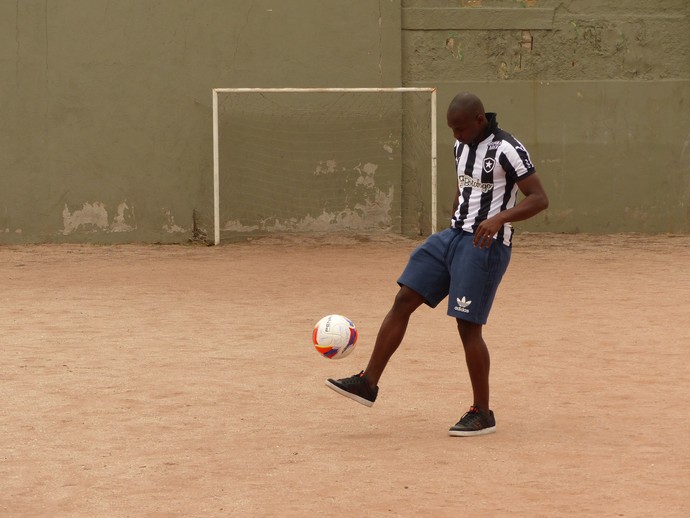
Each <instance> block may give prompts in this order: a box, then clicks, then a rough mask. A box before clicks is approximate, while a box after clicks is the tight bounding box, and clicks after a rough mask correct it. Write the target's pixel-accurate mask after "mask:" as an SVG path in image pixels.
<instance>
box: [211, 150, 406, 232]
mask: <svg viewBox="0 0 690 518" xmlns="http://www.w3.org/2000/svg"><path fill="white" fill-rule="evenodd" d="M391 149H392V148H391ZM378 169H379V166H378V165H377V164H374V163H371V162H366V163H364V164H361V163H360V164H357V165H356V166H354V167H352V168H351V169H350V170H349V171H350V172H352V171H354V172H356V173H357V176H356V178H354V188H353V187H352V186H351V187H350V188H349V189H350V190H349V191H347V192H343V195H342V201H343V204H344V205H348V204H347V199H348V197H351V198H353V199H354V200H356V201H352V202H351V204H350V205H349V206H345V207H343V208H341V209H338V210H327V209H322V211H321V212H320V213H318V214H316V215H313V214H305V215H304V216H303V217H284V218H281V217H280V216H278V215H276V216H270V217H266V218H264V219H262V220H260V221H258V222H255V221H252V223H251V224H246V222H242V221H241V220H240V219H232V220H228V221H226V222H225V223H224V224H223V225H222V227H221V228H222V230H223V231H228V232H238V233H242V232H256V231H259V232H326V231H334V230H335V231H337V230H354V231H367V230H369V231H372V230H375V231H379V230H390V229H391V228H392V225H393V222H392V215H391V210H392V206H393V201H394V197H395V187H394V186H393V185H390V186H387V187H386V188H384V189H380V188H377V186H376V181H375V178H376V173H377V171H378ZM336 172H340V171H339V170H338V167H337V163H336V161H335V160H326V161H322V162H319V163H318V165H317V167H316V169H315V170H314V175H321V174H333V173H336ZM350 185H352V184H350Z"/></svg>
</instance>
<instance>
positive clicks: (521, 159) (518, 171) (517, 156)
mask: <svg viewBox="0 0 690 518" xmlns="http://www.w3.org/2000/svg"><path fill="white" fill-rule="evenodd" d="M498 161H499V163H500V164H501V167H503V170H504V171H505V172H506V175H507V176H508V177H509V178H510V179H511V180H513V181H516V182H517V181H520V180H522V179H524V178H527V177H528V176H529V175H531V174H533V173H534V172H535V169H534V164H532V160H531V159H530V157H529V153H528V152H527V149H526V148H525V146H523V145H522V144H521V143H520V142H519V141H518V140H517V139H514V138H513V139H512V142H506V145H505V146H503V149H502V150H501V154H500V156H499V158H498Z"/></svg>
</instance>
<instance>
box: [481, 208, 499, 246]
mask: <svg viewBox="0 0 690 518" xmlns="http://www.w3.org/2000/svg"><path fill="white" fill-rule="evenodd" d="M502 226H503V218H502V217H501V214H497V215H496V216H494V217H493V218H489V219H485V220H484V221H482V222H481V223H480V224H479V226H478V227H477V230H475V231H474V246H478V247H479V248H489V247H490V246H491V243H492V241H493V238H494V236H495V235H496V233H497V232H498V231H499V230H500V229H501V227H502Z"/></svg>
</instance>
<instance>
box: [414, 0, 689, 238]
mask: <svg viewBox="0 0 690 518" xmlns="http://www.w3.org/2000/svg"><path fill="white" fill-rule="evenodd" d="M449 4H451V3H450V2H445V1H442V0H404V1H403V2H402V7H403V14H402V29H403V33H402V34H403V38H402V40H403V64H402V71H403V72H402V73H403V80H404V84H405V85H409V86H421V85H429V84H433V85H434V86H437V87H438V89H439V119H440V120H439V154H440V155H439V156H440V158H439V185H440V188H439V212H438V217H439V221H440V222H441V221H448V218H449V214H450V211H451V207H452V203H453V197H454V191H455V178H454V172H453V162H452V157H451V154H450V151H449V149H451V146H452V135H451V134H450V132H449V130H448V128H447V127H446V126H445V107H447V105H448V102H449V101H450V99H451V98H452V96H453V95H454V94H455V93H456V92H457V91H461V90H470V91H474V92H476V93H477V94H479V95H480V96H481V97H482V98H483V99H484V101H485V105H486V108H487V110H490V111H497V112H498V114H499V123H500V124H501V126H502V127H503V128H504V129H506V130H508V131H511V132H512V133H514V134H515V135H516V136H517V137H518V138H519V139H520V140H521V141H522V142H523V143H524V144H525V145H526V146H527V148H528V149H529V150H530V152H531V154H532V158H533V162H534V163H535V165H536V167H537V170H538V172H539V174H540V176H541V177H542V179H543V181H544V184H545V186H546V188H547V190H548V193H549V195H550V201H551V206H550V208H549V209H548V210H547V211H546V212H544V213H542V214H540V215H539V216H537V217H536V218H534V219H533V220H530V221H529V222H520V223H519V224H517V225H516V226H517V227H518V228H519V229H525V230H534V231H557V232H578V231H582V232H605V233H609V232H648V233H658V232H671V233H687V232H690V59H688V56H690V37H688V34H689V33H690V18H689V16H688V15H689V12H690V11H689V9H690V2H687V1H686V0H658V1H655V2H639V1H637V0H570V1H562V0H520V1H518V0H516V1H499V0H494V1H492V0H483V1H482V0H466V1H460V2H457V3H453V6H452V7H450V6H449Z"/></svg>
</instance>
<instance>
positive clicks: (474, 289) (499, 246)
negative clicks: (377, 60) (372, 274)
mask: <svg viewBox="0 0 690 518" xmlns="http://www.w3.org/2000/svg"><path fill="white" fill-rule="evenodd" d="M473 239H474V235H473V234H471V233H469V232H464V231H462V230H458V229H454V228H448V229H446V230H442V231H441V232H438V233H436V234H433V235H431V236H429V238H427V240H426V241H424V243H422V244H421V245H420V246H418V247H417V248H416V249H415V251H414V252H412V255H410V260H409V262H408V263H407V266H406V267H405V270H404V271H403V273H402V275H401V276H400V278H399V279H398V284H399V285H401V286H403V285H404V286H407V287H408V288H410V289H411V290H414V291H416V292H417V293H419V294H420V295H421V296H422V297H424V300H425V301H426V303H427V304H428V305H429V306H431V307H432V308H435V307H436V306H437V305H438V303H439V302H441V301H442V300H443V299H444V298H446V296H448V315H449V316H451V317H455V318H460V319H462V320H468V321H470V322H474V323H476V324H486V321H487V319H488V317H489V311H490V310H491V305H492V304H493V301H494V298H495V297H496V291H497V290H498V285H499V283H500V282H501V279H502V278H503V274H504V273H505V272H506V269H507V268H508V263H509V262H510V252H511V248H510V247H509V246H506V245H504V244H503V243H501V242H499V241H496V240H495V239H494V240H493V243H492V244H491V246H490V247H489V248H479V247H475V246H474V244H473V242H472V240H473Z"/></svg>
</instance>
